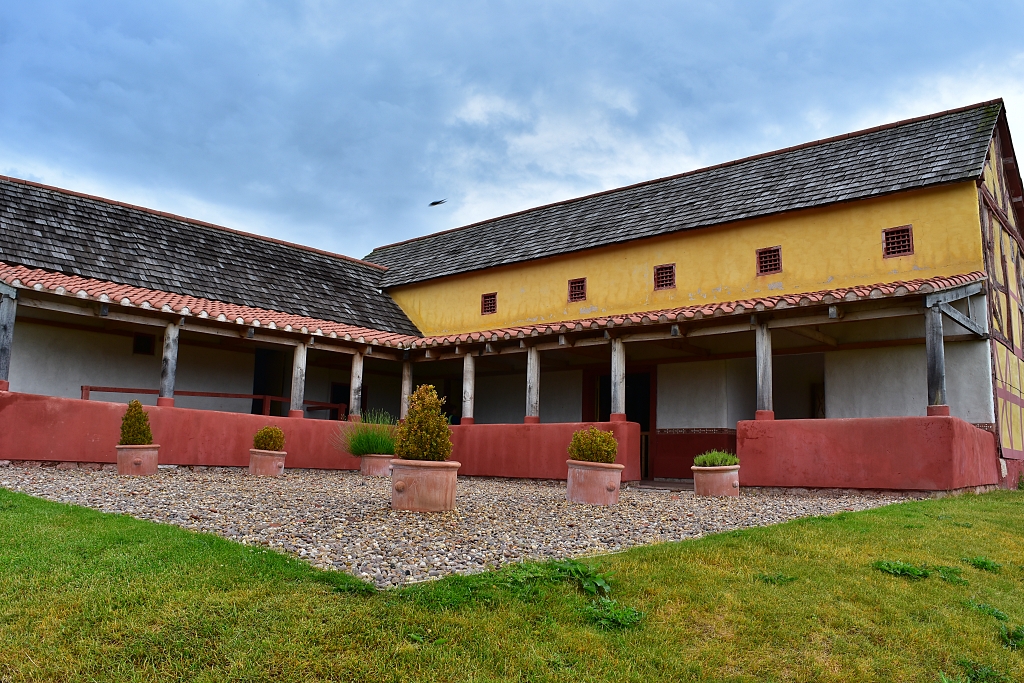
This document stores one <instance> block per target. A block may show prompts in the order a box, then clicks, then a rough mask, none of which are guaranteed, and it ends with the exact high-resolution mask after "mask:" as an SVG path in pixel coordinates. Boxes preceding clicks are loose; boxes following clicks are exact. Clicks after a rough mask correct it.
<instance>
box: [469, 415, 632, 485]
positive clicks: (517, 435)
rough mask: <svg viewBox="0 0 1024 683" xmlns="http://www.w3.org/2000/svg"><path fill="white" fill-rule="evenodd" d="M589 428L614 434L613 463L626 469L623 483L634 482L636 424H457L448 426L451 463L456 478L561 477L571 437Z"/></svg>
mask: <svg viewBox="0 0 1024 683" xmlns="http://www.w3.org/2000/svg"><path fill="white" fill-rule="evenodd" d="M592 425H593V426H596V427H598V428H600V429H603V430H605V431H609V432H612V433H613V434H615V439H616V440H617V441H618V442H619V454H618V457H616V459H615V462H617V463H619V464H620V465H625V466H626V469H624V470H623V471H622V480H623V481H637V480H639V479H640V425H639V424H637V423H636V422H558V423H545V424H498V425H480V424H477V425H456V426H453V427H452V428H451V430H452V446H453V447H452V460H458V461H459V462H461V463H462V467H461V468H460V469H459V474H465V475H468V476H483V477H524V478H532V479H565V478H566V477H567V476H568V474H569V468H568V466H567V465H566V464H565V461H566V460H568V459H569V456H568V454H567V453H566V450H567V449H568V447H569V441H570V440H571V439H572V433H573V432H575V431H576V430H578V429H586V428H587V427H590V426H592Z"/></svg>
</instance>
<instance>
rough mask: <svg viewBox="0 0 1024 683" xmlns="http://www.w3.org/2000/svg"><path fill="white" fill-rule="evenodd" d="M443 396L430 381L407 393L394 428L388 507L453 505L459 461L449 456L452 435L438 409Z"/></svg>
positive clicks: (418, 509)
mask: <svg viewBox="0 0 1024 683" xmlns="http://www.w3.org/2000/svg"><path fill="white" fill-rule="evenodd" d="M443 405H444V399H442V398H439V397H438V395H437V391H436V390H435V389H434V387H433V386H431V385H429V384H423V385H421V386H419V387H417V388H416V391H414V392H413V393H412V396H410V397H409V412H408V413H407V414H406V416H405V420H404V421H403V422H402V423H401V424H399V425H398V428H397V429H396V430H395V455H396V456H398V457H397V458H395V459H394V460H392V461H391V509H392V510H413V511H416V512H440V511H442V510H454V509H455V486H456V483H457V481H458V472H459V467H460V466H461V463H458V462H454V461H450V460H448V458H449V457H451V454H452V435H451V432H450V431H449V430H448V418H447V417H445V415H444V413H442V412H441V407H442V406H443Z"/></svg>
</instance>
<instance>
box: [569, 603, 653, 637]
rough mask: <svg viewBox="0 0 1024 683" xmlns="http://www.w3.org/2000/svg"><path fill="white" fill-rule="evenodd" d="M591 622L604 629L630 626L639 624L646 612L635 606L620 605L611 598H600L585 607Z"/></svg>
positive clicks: (584, 610)
mask: <svg viewBox="0 0 1024 683" xmlns="http://www.w3.org/2000/svg"><path fill="white" fill-rule="evenodd" d="M583 614H584V615H585V616H586V617H587V619H588V620H589V621H590V623H591V624H593V625H594V626H597V627H598V628H600V629H602V630H604V631H615V630H619V629H624V628H630V627H632V626H636V625H637V624H639V623H640V622H641V621H642V620H643V618H644V613H643V612H641V611H639V610H637V609H636V608H634V607H625V606H620V605H619V603H617V602H615V601H614V600H612V599H610V598H604V597H601V598H598V599H597V600H594V601H593V602H591V603H590V604H589V605H587V606H586V607H584V608H583Z"/></svg>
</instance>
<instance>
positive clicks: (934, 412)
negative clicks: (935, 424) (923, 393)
mask: <svg viewBox="0 0 1024 683" xmlns="http://www.w3.org/2000/svg"><path fill="white" fill-rule="evenodd" d="M928 417H949V406H944V405H943V406H928Z"/></svg>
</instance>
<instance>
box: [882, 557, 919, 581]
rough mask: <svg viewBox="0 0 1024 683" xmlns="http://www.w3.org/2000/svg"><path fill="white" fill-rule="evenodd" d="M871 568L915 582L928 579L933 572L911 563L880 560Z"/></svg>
mask: <svg viewBox="0 0 1024 683" xmlns="http://www.w3.org/2000/svg"><path fill="white" fill-rule="evenodd" d="M871 566H872V567H874V568H875V569H877V570H878V571H880V572H885V573H886V574H892V575H893V576H903V577H906V578H908V579H911V580H913V581H917V580H920V579H927V578H928V577H929V576H930V575H931V572H929V571H928V570H927V569H925V568H924V567H915V566H914V565H912V564H910V563H909V562H902V561H900V560H895V561H893V560H878V561H877V562H872V563H871Z"/></svg>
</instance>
